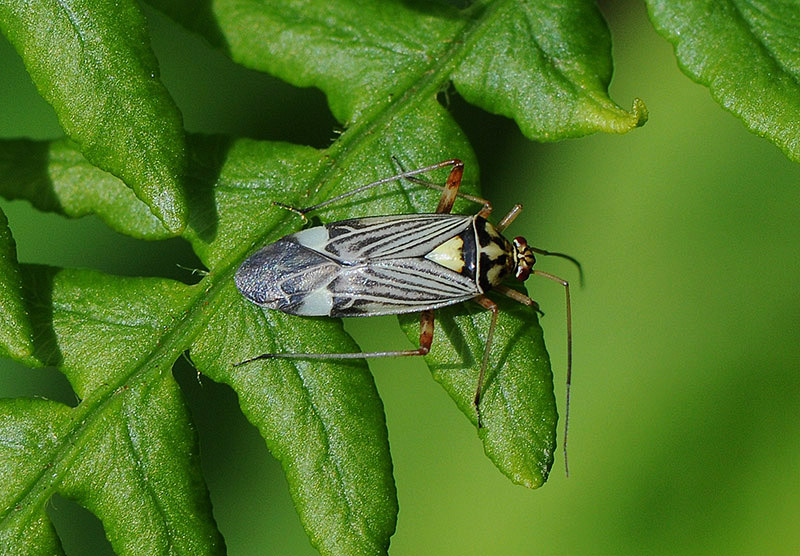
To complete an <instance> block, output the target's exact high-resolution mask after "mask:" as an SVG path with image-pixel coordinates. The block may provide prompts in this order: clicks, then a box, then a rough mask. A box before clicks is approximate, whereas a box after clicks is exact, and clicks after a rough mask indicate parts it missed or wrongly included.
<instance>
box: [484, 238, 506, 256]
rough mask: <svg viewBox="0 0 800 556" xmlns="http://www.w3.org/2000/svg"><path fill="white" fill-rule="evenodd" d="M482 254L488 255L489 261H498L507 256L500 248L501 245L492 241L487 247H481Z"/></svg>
mask: <svg viewBox="0 0 800 556" xmlns="http://www.w3.org/2000/svg"><path fill="white" fill-rule="evenodd" d="M481 253H486V255H487V256H488V257H489V260H492V261H496V260H497V259H499V258H500V257H502V256H503V255H505V254H506V251H505V249H503V248H502V247H501V246H500V244H499V243H496V242H494V241H492V242H490V243H489V245H487V246H486V247H481Z"/></svg>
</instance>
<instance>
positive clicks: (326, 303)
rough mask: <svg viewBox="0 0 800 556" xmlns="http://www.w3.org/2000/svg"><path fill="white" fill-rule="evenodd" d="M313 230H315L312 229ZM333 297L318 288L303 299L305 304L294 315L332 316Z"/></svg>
mask: <svg viewBox="0 0 800 556" xmlns="http://www.w3.org/2000/svg"><path fill="white" fill-rule="evenodd" d="M311 229H312V230H313V228H311ZM332 307H333V295H331V292H329V291H328V289H327V288H318V289H316V290H314V291H313V292H311V293H309V294H308V295H306V296H305V298H304V299H303V304H302V305H300V306H299V307H298V308H297V311H296V312H295V313H294V314H296V315H302V316H306V317H324V316H328V315H330V314H331V308H332Z"/></svg>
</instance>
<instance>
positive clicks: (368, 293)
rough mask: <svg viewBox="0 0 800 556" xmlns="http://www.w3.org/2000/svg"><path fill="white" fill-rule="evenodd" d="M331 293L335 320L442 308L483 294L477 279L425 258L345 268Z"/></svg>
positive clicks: (384, 261)
mask: <svg viewBox="0 0 800 556" xmlns="http://www.w3.org/2000/svg"><path fill="white" fill-rule="evenodd" d="M329 291H330V293H331V296H332V297H331V309H330V313H329V314H330V315H331V316H334V317H350V316H374V315H397V314H401V313H412V312H418V311H423V310H425V309H438V308H439V307H445V306H447V305H453V304H455V303H460V302H462V301H466V300H467V299H471V298H473V297H475V296H477V295H478V294H479V293H480V292H479V291H478V289H477V286H476V285H475V281H474V280H471V279H469V278H467V277H465V276H462V275H461V274H459V273H457V272H453V271H452V270H449V269H447V268H444V267H442V266H441V265H438V264H436V263H434V262H432V261H429V260H427V259H424V258H421V257H419V258H404V259H381V260H377V261H369V262H367V263H364V264H361V265H354V266H344V267H342V269H341V271H340V272H339V275H338V276H337V278H336V279H335V280H334V281H333V282H332V283H331V285H330V287H329Z"/></svg>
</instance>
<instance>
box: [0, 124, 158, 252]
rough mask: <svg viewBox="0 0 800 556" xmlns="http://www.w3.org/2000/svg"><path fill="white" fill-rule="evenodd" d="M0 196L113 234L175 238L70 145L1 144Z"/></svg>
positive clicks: (129, 193) (125, 189) (66, 142)
mask: <svg viewBox="0 0 800 556" xmlns="http://www.w3.org/2000/svg"><path fill="white" fill-rule="evenodd" d="M87 184H91V187H87ZM0 194H2V195H3V197H5V198H7V199H26V200H28V201H30V202H31V203H32V204H33V206H35V207H36V208H38V209H39V210H42V211H50V212H55V213H58V214H63V215H64V216H69V217H72V218H77V217H80V216H85V215H87V214H96V215H97V216H99V217H100V218H102V219H103V221H104V222H105V223H106V224H108V226H109V227H110V228H112V229H114V230H116V231H118V232H121V233H123V234H128V235H130V236H132V237H137V238H141V239H166V238H168V237H170V236H172V234H171V233H170V232H168V231H167V230H165V229H164V226H163V225H162V224H161V221H160V220H158V218H156V217H155V216H154V215H153V213H152V212H150V209H149V208H148V207H147V205H145V204H144V203H143V202H142V201H140V200H139V199H138V198H137V197H136V195H134V193H133V191H131V190H130V189H129V188H128V187H126V186H125V184H124V183H123V182H122V181H121V180H120V179H119V178H116V177H114V176H113V175H111V174H109V173H108V172H105V171H103V170H101V169H100V168H98V167H97V166H94V165H93V164H91V163H90V162H89V161H88V160H86V158H85V157H84V156H83V154H82V153H81V152H80V150H79V149H78V146H77V145H76V144H75V143H73V142H72V141H69V140H66V139H62V140H58V141H50V142H45V141H41V142H39V141H27V140H24V139H19V140H0Z"/></svg>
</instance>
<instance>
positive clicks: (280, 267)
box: [234, 236, 341, 315]
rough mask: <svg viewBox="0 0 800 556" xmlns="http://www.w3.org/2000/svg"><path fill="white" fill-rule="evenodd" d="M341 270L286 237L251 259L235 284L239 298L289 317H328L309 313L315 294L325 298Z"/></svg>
mask: <svg viewBox="0 0 800 556" xmlns="http://www.w3.org/2000/svg"><path fill="white" fill-rule="evenodd" d="M340 270H341V264H339V263H338V262H336V261H334V260H331V259H330V258H329V257H326V256H325V255H322V254H320V253H318V252H316V251H314V250H313V249H309V248H307V247H304V246H303V245H300V244H299V243H297V241H295V240H294V238H293V237H292V236H286V237H284V238H281V239H279V240H278V241H276V242H275V243H270V244H269V245H267V246H265V247H262V248H261V249H260V250H258V251H257V252H255V253H254V254H253V255H251V256H250V257H249V258H248V259H247V260H246V261H245V262H244V263H242V266H240V267H239V269H238V270H237V271H236V276H235V277H234V280H235V282H236V287H237V288H239V291H240V292H241V293H242V295H244V296H245V297H246V298H247V299H249V300H250V301H252V302H253V303H256V304H258V305H262V306H264V307H269V308H270V309H277V310H279V311H283V312H285V313H291V314H315V315H327V314H328V313H327V312H311V313H309V312H308V311H310V310H312V309H311V307H312V306H313V302H314V299H315V292H322V293H323V294H324V292H326V291H327V287H328V285H329V284H330V283H331V282H332V281H333V280H334V279H335V278H336V277H337V276H338V273H339V271H340ZM303 307H306V309H305V311H304V310H303Z"/></svg>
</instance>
